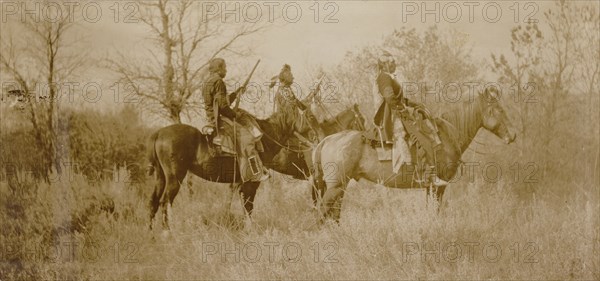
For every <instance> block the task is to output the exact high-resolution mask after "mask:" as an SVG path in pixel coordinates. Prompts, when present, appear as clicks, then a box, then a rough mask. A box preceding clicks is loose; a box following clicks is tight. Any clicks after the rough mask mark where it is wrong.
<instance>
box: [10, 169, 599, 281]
mask: <svg viewBox="0 0 600 281" xmlns="http://www.w3.org/2000/svg"><path fill="white" fill-rule="evenodd" d="M122 172H124V171H122ZM573 184H574V185H573V186H568V188H570V189H572V191H573V195H572V196H568V197H565V200H566V201H563V202H562V204H559V205H554V204H558V203H556V202H555V201H553V200H546V199H545V198H544V196H541V195H540V196H537V197H536V199H535V200H529V201H522V200H520V199H519V197H518V196H517V195H516V194H515V193H514V192H513V191H511V184H510V183H509V181H508V180H502V181H501V182H499V183H497V184H488V183H485V182H483V181H480V180H478V179H476V180H475V181H474V182H466V183H464V182H462V183H459V184H457V185H456V186H455V187H454V188H455V189H454V190H451V191H449V192H448V194H447V200H446V203H445V204H444V206H443V207H442V210H441V211H440V213H439V214H438V213H437V212H436V211H435V209H434V208H431V206H430V207H429V208H428V207H427V204H426V201H425V194H424V192H423V191H422V190H392V189H387V188H383V187H381V186H374V185H372V184H370V183H367V182H362V181H361V182H359V183H356V182H355V183H352V184H351V185H350V187H349V188H348V192H347V194H346V198H345V201H344V202H345V203H344V205H343V210H342V217H341V221H340V223H339V224H335V223H331V222H328V223H326V224H325V225H322V226H318V225H316V224H315V222H316V212H315V211H314V210H313V209H312V208H311V207H312V205H311V200H310V194H309V190H308V183H306V182H290V181H289V180H285V178H284V177H281V176H280V175H274V177H273V179H272V180H271V182H268V183H264V184H263V185H262V187H261V188H260V189H259V192H258V194H257V199H256V205H255V206H256V209H255V213H254V216H253V218H252V220H251V221H250V220H248V219H247V218H245V216H244V213H243V211H242V208H241V203H240V201H239V200H240V199H239V196H237V194H235V195H234V196H232V193H231V191H230V190H229V188H228V187H227V185H222V184H213V183H207V182H205V181H203V180H200V179H198V178H193V179H192V181H191V187H190V189H191V190H193V193H190V192H189V190H190V189H188V188H187V187H184V188H182V190H181V192H180V194H179V196H178V198H177V199H176V201H175V204H174V206H173V207H172V209H171V211H172V224H171V225H172V230H171V231H169V232H167V234H165V233H164V232H163V231H162V230H161V229H160V222H158V221H157V222H155V226H158V227H156V228H158V229H155V230H153V231H148V230H147V222H148V221H147V219H148V218H147V208H146V203H147V200H148V196H149V193H150V192H151V188H152V181H151V180H149V181H147V182H145V183H143V184H138V185H132V184H128V183H125V182H124V181H123V180H118V179H112V180H105V181H103V182H100V183H96V184H90V183H89V182H88V181H87V180H86V178H85V177H84V176H81V175H77V176H75V177H74V178H73V179H71V180H68V181H66V180H62V181H57V182H54V183H50V184H45V183H42V184H36V183H34V182H28V181H26V180H25V181H23V182H22V183H20V185H19V186H18V189H14V187H13V188H11V187H9V185H8V184H7V183H6V181H2V183H1V184H0V206H2V210H3V211H2V212H1V213H0V214H1V216H2V218H1V220H0V221H1V222H2V227H1V228H0V229H2V230H1V232H2V236H1V238H0V239H1V243H0V244H1V245H2V256H1V257H2V259H1V260H2V263H0V276H2V280H20V279H30V280H54V279H77V280H124V279H133V280H150V279H152V280H156V279H168V280H196V279H228V280H241V279H311V280H312V279H338V280H341V279H428V280H432V279H434V280H440V279H444V280H447V279H471V280H472V279H478V280H479V279H511V280H524V279H527V280H529V279H565V280H567V279H568V280H575V279H598V278H600V273H599V267H600V263H599V262H598V259H597V257H598V255H599V250H600V249H599V247H600V243H599V242H600V240H599V232H598V226H599V221H598V214H599V211H600V210H599V207H598V200H597V199H598V198H597V197H587V196H588V195H589V196H591V194H590V193H589V192H590V189H589V186H587V187H586V182H585V180H584V179H582V182H581V184H580V185H577V184H576V183H573ZM565 188H567V186H565ZM550 202H553V203H550ZM500 251H501V252H500Z"/></svg>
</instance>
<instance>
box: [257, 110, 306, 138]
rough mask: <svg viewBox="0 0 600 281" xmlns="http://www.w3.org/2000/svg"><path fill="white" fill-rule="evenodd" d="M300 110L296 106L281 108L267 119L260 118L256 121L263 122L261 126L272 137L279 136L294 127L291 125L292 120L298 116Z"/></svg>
mask: <svg viewBox="0 0 600 281" xmlns="http://www.w3.org/2000/svg"><path fill="white" fill-rule="evenodd" d="M298 115H299V113H298V111H297V109H296V108H294V107H287V108H279V109H278V110H276V111H275V112H273V114H271V115H270V116H269V117H267V118H266V119H258V118H256V121H257V122H258V123H259V124H261V128H262V129H263V130H265V133H267V134H269V135H270V136H272V137H277V138H279V137H280V136H283V135H284V134H287V133H289V132H290V130H291V129H292V128H291V127H290V124H291V120H294V119H296V118H298Z"/></svg>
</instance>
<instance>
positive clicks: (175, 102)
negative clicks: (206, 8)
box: [109, 0, 265, 123]
mask: <svg viewBox="0 0 600 281" xmlns="http://www.w3.org/2000/svg"><path fill="white" fill-rule="evenodd" d="M198 3H199V2H198V1H191V0H183V1H169V0H158V1H152V2H148V1H140V2H139V5H140V7H141V8H140V13H139V19H140V21H141V22H142V23H143V24H144V25H145V26H146V27H148V29H149V31H150V33H151V34H152V35H151V39H152V40H151V41H150V42H151V43H150V44H149V45H148V46H146V51H147V53H146V54H145V55H147V57H151V58H153V60H148V59H147V58H144V59H139V60H135V59H131V58H129V57H128V55H127V54H123V53H120V54H119V57H118V58H115V59H110V60H109V68H110V69H112V70H114V71H116V72H117V73H118V74H119V77H120V78H119V81H120V82H121V83H123V84H124V85H127V87H128V89H131V90H132V91H133V92H134V94H135V95H136V96H137V97H139V98H140V99H141V101H142V102H143V103H142V104H143V105H144V108H145V109H146V110H148V111H150V112H151V113H154V114H157V115H159V116H161V117H165V118H167V119H168V120H170V121H171V122H174V123H180V122H181V114H182V112H184V111H185V109H186V108H187V107H188V106H189V105H190V102H191V101H190V97H191V95H192V93H194V92H197V91H199V90H200V88H201V83H202V81H203V80H204V79H205V76H206V74H207V66H208V62H209V61H210V59H212V58H214V57H216V56H219V55H223V53H225V52H227V53H229V54H237V55H244V54H247V53H248V52H249V49H248V48H240V47H239V46H237V45H236V44H235V43H236V42H238V41H240V39H242V38H244V37H247V36H249V35H252V34H255V33H257V32H259V31H260V30H261V29H263V28H264V27H265V25H262V24H260V23H243V24H228V23H227V22H228V21H229V20H230V17H231V15H226V16H222V15H210V16H207V15H203V16H199V15H197V14H195V13H194V11H197V10H198V9H194V5H195V4H198Z"/></svg>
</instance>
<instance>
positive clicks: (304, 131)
mask: <svg viewBox="0 0 600 281" xmlns="http://www.w3.org/2000/svg"><path fill="white" fill-rule="evenodd" d="M298 112H299V115H298V117H297V118H296V120H295V122H294V131H296V132H298V133H299V134H300V135H302V136H305V137H306V136H308V138H310V139H312V138H314V136H316V135H317V134H318V133H317V132H318V130H319V121H318V120H317V117H315V115H314V114H313V113H312V111H311V110H310V109H306V110H298Z"/></svg>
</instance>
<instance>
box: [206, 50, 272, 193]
mask: <svg viewBox="0 0 600 281" xmlns="http://www.w3.org/2000/svg"><path fill="white" fill-rule="evenodd" d="M208 70H209V72H210V77H209V78H208V80H207V81H206V82H205V83H204V85H203V87H202V95H203V97H204V106H205V108H204V109H205V111H206V117H207V119H208V123H209V126H207V128H208V130H204V131H205V133H208V134H212V133H213V131H216V133H217V134H216V136H215V138H214V140H213V143H215V144H216V145H219V146H220V149H221V150H222V151H224V152H229V153H231V154H236V155H237V157H238V159H239V162H240V163H239V166H240V167H239V168H240V173H241V175H240V176H241V177H242V180H243V181H262V180H265V179H267V178H268V177H269V176H268V174H267V171H266V169H265V168H264V167H263V165H262V162H261V160H260V157H259V155H258V151H257V149H262V145H261V142H260V138H261V136H262V133H261V131H260V129H259V127H258V125H257V124H256V121H255V120H254V118H253V117H252V116H249V114H247V113H245V112H243V111H234V110H233V109H231V107H230V106H231V103H232V102H233V101H235V99H236V98H238V96H239V95H241V94H242V93H243V92H244V91H245V90H246V89H245V86H242V87H240V88H238V89H237V90H236V91H235V92H233V93H231V94H228V93H227V86H226V85H225V82H224V81H223V78H225V75H227V67H226V64H225V60H223V59H222V58H214V59H212V60H211V61H210V62H209V68H208ZM236 125H237V126H236ZM228 137H234V139H235V141H233V144H232V145H228V144H226V141H224V139H227V138H228ZM235 144H237V145H235ZM231 146H233V147H231ZM231 148H233V150H232V149H231ZM228 150H229V151H228Z"/></svg>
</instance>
